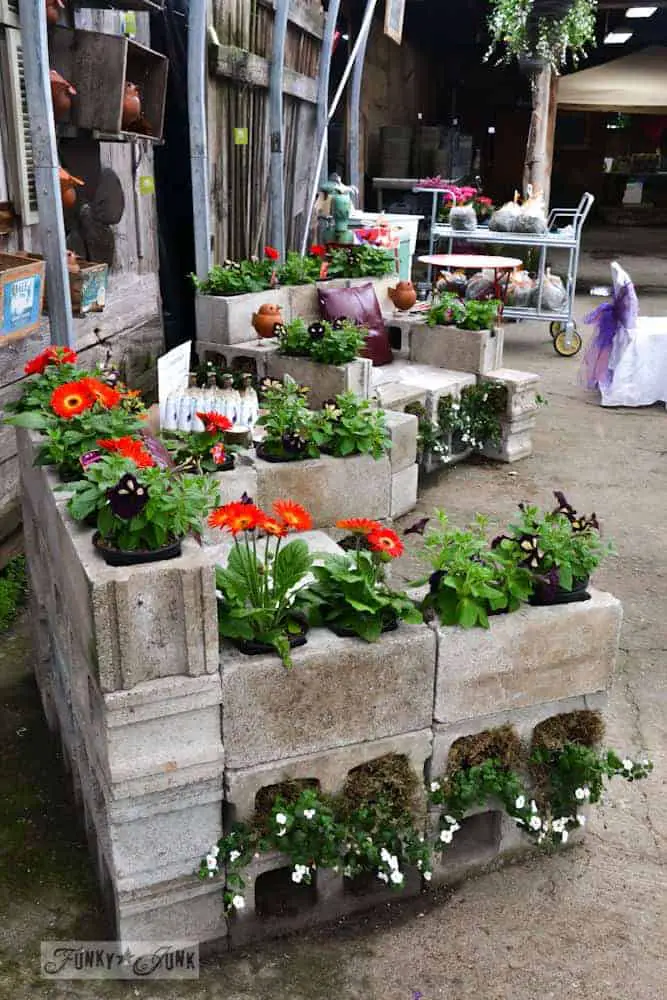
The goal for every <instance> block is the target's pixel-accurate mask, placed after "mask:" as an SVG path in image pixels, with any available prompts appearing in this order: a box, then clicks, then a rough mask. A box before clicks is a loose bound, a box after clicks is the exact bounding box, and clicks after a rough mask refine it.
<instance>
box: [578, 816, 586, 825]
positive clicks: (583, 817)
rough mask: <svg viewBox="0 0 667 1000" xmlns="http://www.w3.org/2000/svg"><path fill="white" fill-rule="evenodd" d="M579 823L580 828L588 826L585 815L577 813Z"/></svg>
mask: <svg viewBox="0 0 667 1000" xmlns="http://www.w3.org/2000/svg"><path fill="white" fill-rule="evenodd" d="M577 823H578V824H579V826H586V817H585V816H584V814H583V813H577Z"/></svg>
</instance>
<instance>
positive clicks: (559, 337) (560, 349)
mask: <svg viewBox="0 0 667 1000" xmlns="http://www.w3.org/2000/svg"><path fill="white" fill-rule="evenodd" d="M568 341H569V343H568ZM581 345H582V339H581V335H580V334H578V333H577V331H576V330H572V331H571V333H570V334H569V335H568V332H567V330H561V331H560V333H557V334H556V336H555V337H554V351H555V352H556V354H560V356H561V358H573V357H574V355H575V354H578V353H579V351H580V350H581Z"/></svg>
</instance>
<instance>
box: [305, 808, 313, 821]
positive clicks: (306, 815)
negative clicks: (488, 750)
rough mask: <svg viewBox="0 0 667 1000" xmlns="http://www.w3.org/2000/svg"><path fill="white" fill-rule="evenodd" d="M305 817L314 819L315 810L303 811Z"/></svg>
mask: <svg viewBox="0 0 667 1000" xmlns="http://www.w3.org/2000/svg"><path fill="white" fill-rule="evenodd" d="M303 815H304V816H305V817H306V819H312V818H313V816H314V815H315V810H314V809H304V810H303Z"/></svg>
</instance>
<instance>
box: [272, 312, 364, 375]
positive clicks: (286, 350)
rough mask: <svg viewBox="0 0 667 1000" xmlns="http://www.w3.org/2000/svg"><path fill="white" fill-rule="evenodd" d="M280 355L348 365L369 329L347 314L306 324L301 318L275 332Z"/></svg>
mask: <svg viewBox="0 0 667 1000" xmlns="http://www.w3.org/2000/svg"><path fill="white" fill-rule="evenodd" d="M274 332H275V334H276V336H277V337H278V349H279V351H280V353H281V354H285V355H288V356H291V357H303V358H312V360H313V361H317V362H319V363H320V364H323V365H345V364H348V363H349V362H350V361H354V359H355V358H356V357H357V356H358V355H359V352H360V351H361V350H362V348H363V347H364V345H365V343H366V337H367V335H368V330H366V329H364V327H361V326H357V325H356V324H355V323H352V322H350V320H347V319H345V318H344V317H342V318H340V319H335V320H333V321H332V322H328V321H327V320H316V321H315V322H314V323H310V324H309V325H308V326H306V324H305V322H304V321H303V320H302V319H300V318H298V317H297V319H294V320H292V322H291V323H287V324H286V325H283V326H281V327H278V328H277V329H276V330H275V331H274Z"/></svg>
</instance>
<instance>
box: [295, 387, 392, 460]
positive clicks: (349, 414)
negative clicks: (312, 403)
mask: <svg viewBox="0 0 667 1000" xmlns="http://www.w3.org/2000/svg"><path fill="white" fill-rule="evenodd" d="M313 439H314V441H315V442H316V444H318V445H319V447H320V448H321V450H322V451H323V452H326V454H328V455H335V456H336V457H338V458H345V457H346V456H348V455H372V456H373V458H375V459H379V458H382V456H383V455H384V454H385V452H386V451H387V449H388V448H389V447H390V446H391V438H390V435H389V432H388V430H387V425H386V421H385V415H384V413H383V412H382V410H376V409H374V408H373V407H372V406H371V404H370V402H369V401H368V400H367V399H360V398H359V396H357V395H356V394H355V393H354V392H342V393H340V395H338V396H336V398H335V399H328V400H325V403H324V406H323V407H322V409H321V410H320V411H319V412H318V413H317V414H316V416H315V420H314V431H313Z"/></svg>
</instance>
